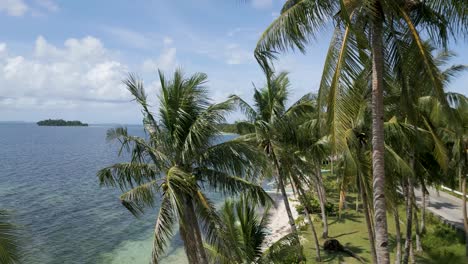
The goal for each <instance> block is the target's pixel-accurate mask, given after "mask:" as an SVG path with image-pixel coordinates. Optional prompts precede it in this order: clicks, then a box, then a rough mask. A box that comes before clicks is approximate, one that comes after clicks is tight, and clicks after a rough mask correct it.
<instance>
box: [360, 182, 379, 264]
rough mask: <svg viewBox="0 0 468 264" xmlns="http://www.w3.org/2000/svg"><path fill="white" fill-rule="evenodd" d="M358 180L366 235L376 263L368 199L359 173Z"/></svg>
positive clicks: (373, 260) (373, 261)
mask: <svg viewBox="0 0 468 264" xmlns="http://www.w3.org/2000/svg"><path fill="white" fill-rule="evenodd" d="M358 181H359V188H360V189H361V191H360V194H361V200H362V208H363V210H364V216H365V219H366V226H367V235H368V237H369V243H370V247H371V248H370V249H371V257H372V263H378V262H377V252H376V249H375V241H374V236H375V235H374V229H373V228H372V221H371V217H370V212H369V206H368V203H367V200H368V197H367V191H366V188H364V184H363V182H362V179H361V176H360V175H358Z"/></svg>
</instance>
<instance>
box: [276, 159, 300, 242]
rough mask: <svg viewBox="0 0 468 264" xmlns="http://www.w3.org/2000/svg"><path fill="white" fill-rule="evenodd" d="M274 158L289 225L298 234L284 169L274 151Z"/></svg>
mask: <svg viewBox="0 0 468 264" xmlns="http://www.w3.org/2000/svg"><path fill="white" fill-rule="evenodd" d="M272 158H273V162H274V163H275V166H276V170H277V172H278V177H277V180H278V187H279V189H280V190H281V195H282V196H283V202H284V207H285V209H286V213H287V214H288V219H289V225H290V226H291V232H292V233H294V234H296V235H298V233H297V228H296V223H295V222H294V217H293V215H292V212H291V206H290V205H289V200H288V194H287V193H286V189H285V187H284V181H283V178H284V177H283V176H284V175H283V173H282V169H281V167H280V164H279V162H278V160H277V159H276V155H275V153H274V152H273V153H272Z"/></svg>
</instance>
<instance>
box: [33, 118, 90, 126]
mask: <svg viewBox="0 0 468 264" xmlns="http://www.w3.org/2000/svg"><path fill="white" fill-rule="evenodd" d="M37 125H39V126H88V124H86V123H81V121H78V120H74V121H65V120H63V119H47V120H41V121H39V122H37Z"/></svg>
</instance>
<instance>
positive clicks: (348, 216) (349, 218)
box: [330, 213, 362, 225]
mask: <svg viewBox="0 0 468 264" xmlns="http://www.w3.org/2000/svg"><path fill="white" fill-rule="evenodd" d="M346 221H351V222H355V223H361V221H362V218H361V217H360V216H359V215H356V214H347V213H343V215H342V216H341V219H338V217H336V218H335V219H334V220H333V222H331V223H330V225H333V224H336V223H344V222H346Z"/></svg>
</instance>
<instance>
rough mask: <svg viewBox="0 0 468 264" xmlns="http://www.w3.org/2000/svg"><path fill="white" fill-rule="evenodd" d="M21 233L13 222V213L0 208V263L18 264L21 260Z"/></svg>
mask: <svg viewBox="0 0 468 264" xmlns="http://www.w3.org/2000/svg"><path fill="white" fill-rule="evenodd" d="M19 239H20V233H19V229H18V227H17V226H15V225H14V224H12V222H11V214H10V213H9V212H7V211H5V210H0V263H4V264H16V263H20V262H21V246H20V242H19Z"/></svg>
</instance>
